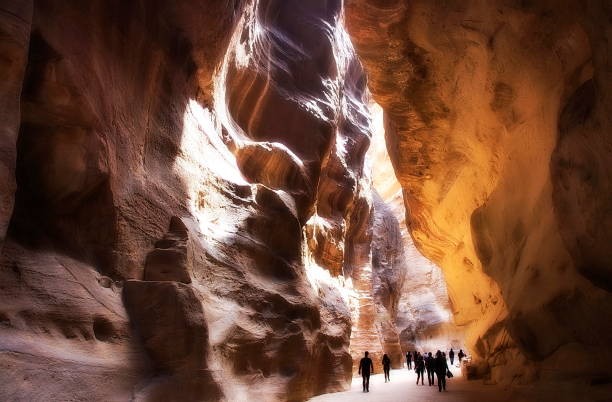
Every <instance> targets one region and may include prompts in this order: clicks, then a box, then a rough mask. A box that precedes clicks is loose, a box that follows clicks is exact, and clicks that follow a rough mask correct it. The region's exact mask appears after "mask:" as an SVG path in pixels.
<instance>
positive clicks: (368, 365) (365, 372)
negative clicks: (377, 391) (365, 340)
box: [359, 352, 374, 392]
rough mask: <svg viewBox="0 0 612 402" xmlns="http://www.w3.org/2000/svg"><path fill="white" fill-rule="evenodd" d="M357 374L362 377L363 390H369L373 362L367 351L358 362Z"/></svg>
mask: <svg viewBox="0 0 612 402" xmlns="http://www.w3.org/2000/svg"><path fill="white" fill-rule="evenodd" d="M370 369H371V370H370ZM359 374H361V376H362V377H363V392H370V374H374V363H372V359H370V358H369V357H368V352H365V357H363V358H362V359H361V361H360V362H359Z"/></svg>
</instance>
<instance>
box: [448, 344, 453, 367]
mask: <svg viewBox="0 0 612 402" xmlns="http://www.w3.org/2000/svg"><path fill="white" fill-rule="evenodd" d="M448 358H449V359H450V362H451V366H452V365H453V362H454V361H455V351H454V350H453V348H451V350H450V352H448Z"/></svg>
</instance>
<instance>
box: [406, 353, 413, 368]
mask: <svg viewBox="0 0 612 402" xmlns="http://www.w3.org/2000/svg"><path fill="white" fill-rule="evenodd" d="M406 364H407V365H408V370H410V369H412V353H410V352H408V353H406Z"/></svg>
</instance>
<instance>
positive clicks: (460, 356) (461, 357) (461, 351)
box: [457, 349, 465, 366]
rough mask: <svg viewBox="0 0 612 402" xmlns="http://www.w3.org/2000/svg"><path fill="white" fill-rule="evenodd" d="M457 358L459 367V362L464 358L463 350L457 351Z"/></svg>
mask: <svg viewBox="0 0 612 402" xmlns="http://www.w3.org/2000/svg"><path fill="white" fill-rule="evenodd" d="M457 357H458V358H459V365H460V366H461V360H463V358H464V357H465V353H463V349H459V354H458V355H457Z"/></svg>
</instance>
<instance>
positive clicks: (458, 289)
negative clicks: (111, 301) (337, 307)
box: [346, 0, 612, 383]
mask: <svg viewBox="0 0 612 402" xmlns="http://www.w3.org/2000/svg"><path fill="white" fill-rule="evenodd" d="M611 17H612V9H610V6H609V3H608V2H606V1H598V0H593V1H587V2H576V1H561V2H559V1H547V0H541V1H512V0H509V1H506V0H499V1H490V2H481V1H458V0H457V1H445V2H431V1H424V0H423V1H419V0H417V1H404V0H393V1H378V0H347V1H346V24H347V29H348V31H349V33H350V34H351V37H352V40H353V43H354V45H355V47H356V50H357V53H358V54H359V57H360V59H361V60H362V62H363V63H364V67H365V69H366V71H367V73H368V77H369V84H368V85H369V88H370V90H371V91H372V94H373V97H374V99H375V100H376V102H377V103H379V104H380V105H381V106H382V108H383V109H384V113H385V132H386V139H387V147H388V150H389V154H390V156H391V160H392V162H393V166H394V169H395V172H396V174H397V177H398V179H399V181H400V183H401V185H402V189H403V199H404V202H405V205H406V221H407V224H408V227H409V229H410V231H411V233H412V237H413V239H414V242H415V245H416V246H417V248H418V249H419V250H420V251H421V252H423V254H424V255H425V256H426V257H428V258H429V259H431V260H432V261H433V262H434V263H436V264H437V265H439V266H440V267H442V268H443V270H444V277H445V278H446V281H447V284H448V294H449V297H450V302H451V309H452V312H453V316H454V319H455V322H456V324H457V325H459V326H462V327H464V328H465V329H466V340H467V342H468V344H469V346H470V349H471V351H472V352H473V354H474V357H475V358H476V359H477V360H478V361H479V362H480V363H481V364H480V367H481V368H482V370H483V372H488V373H489V376H490V378H491V379H492V380H493V381H504V382H519V383H520V382H531V381H533V380H535V379H537V378H540V379H551V380H559V379H577V378H590V379H592V381H593V382H594V383H596V382H598V381H600V379H601V378H610V375H612V373H611V372H610V368H609V367H610V366H609V364H607V362H608V361H609V360H610V358H612V348H610V346H609V345H610V343H611V341H612V339H611V334H612V328H611V327H610V325H611V324H610V320H609V319H607V317H610V316H612V295H611V294H610V274H611V272H612V270H611V268H610V266H611V258H610V257H611V256H610V255H609V251H610V248H609V246H608V242H607V239H608V238H609V237H610V234H611V232H612V221H611V217H612V214H610V211H609V205H610V196H611V187H610V180H609V179H608V178H609V170H610V166H611V165H612V153H611V152H610V149H612V148H611V143H610V136H609V135H607V133H608V132H609V131H610V127H611V121H610V113H609V111H610V110H611V107H610V106H611V105H610V91H611V86H610V82H612V81H611V80H610V74H611V71H612V69H611V68H610V67H611V66H610V57H609V55H610V50H611V49H610V43H612V42H611V41H610V35H612V33H611V32H612V31H611V28H610V26H611V24H610V18H611Z"/></svg>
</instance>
